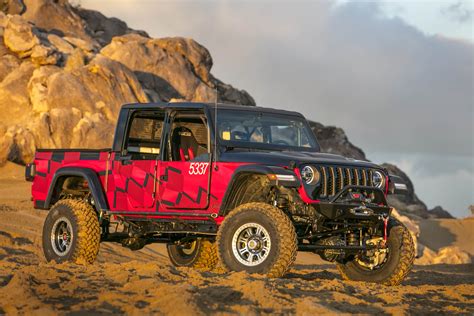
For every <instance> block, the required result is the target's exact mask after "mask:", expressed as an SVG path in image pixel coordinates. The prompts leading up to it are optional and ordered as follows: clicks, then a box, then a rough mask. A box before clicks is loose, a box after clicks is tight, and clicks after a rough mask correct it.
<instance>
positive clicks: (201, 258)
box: [166, 238, 219, 271]
mask: <svg viewBox="0 0 474 316" xmlns="http://www.w3.org/2000/svg"><path fill="white" fill-rule="evenodd" d="M196 243H197V244H196V246H195V249H194V251H193V252H192V253H191V254H185V253H183V252H182V251H181V250H180V246H178V245H176V244H168V245H167V247H166V249H167V250H168V257H169V258H170V261H171V263H172V264H173V265H174V266H177V267H191V268H194V269H197V270H202V271H208V270H212V269H214V268H215V267H216V266H217V262H218V260H219V258H218V257H217V249H216V243H215V242H211V241H210V240H207V239H203V238H198V239H197V240H196Z"/></svg>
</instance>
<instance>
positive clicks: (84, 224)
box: [42, 199, 100, 264]
mask: <svg viewBox="0 0 474 316" xmlns="http://www.w3.org/2000/svg"><path fill="white" fill-rule="evenodd" d="M61 218H66V219H67V220H68V221H69V222H70V224H71V226H72V227H71V229H72V235H73V238H72V240H71V245H70V247H69V250H68V251H67V252H65V253H64V254H63V255H58V254H57V253H56V252H55V251H54V249H53V242H52V238H51V234H52V229H53V226H54V224H55V223H56V222H57V221H58V220H60V219H61ZM42 239H43V252H44V256H45V257H46V260H47V261H56V262H58V263H61V262H75V263H81V264H84V263H88V264H92V263H93V262H94V261H95V259H96V258H97V254H98V252H99V246H100V227H99V220H98V217H97V213H96V212H95V211H94V208H93V207H92V206H91V205H90V204H88V203H86V202H83V201H80V200H72V199H66V200H61V201H59V202H57V203H56V204H55V205H54V206H53V207H52V208H51V210H50V211H49V213H48V216H47V217H46V220H45V222H44V225H43V238H42Z"/></svg>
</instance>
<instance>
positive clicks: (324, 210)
mask: <svg viewBox="0 0 474 316" xmlns="http://www.w3.org/2000/svg"><path fill="white" fill-rule="evenodd" d="M355 197H357V198H355ZM313 207H314V208H315V209H316V211H317V212H318V213H319V214H321V215H323V216H324V217H326V218H328V219H331V220H339V219H359V220H364V219H365V220H381V219H384V218H387V217H388V216H390V214H391V212H392V208H391V207H389V206H388V203H387V200H386V198H385V195H384V193H383V191H382V190H381V189H378V188H374V187H367V186H349V185H348V186H345V187H344V188H343V189H342V190H341V191H340V192H339V193H338V194H337V195H335V196H334V197H333V198H332V199H331V200H329V201H321V202H319V203H314V204H313Z"/></svg>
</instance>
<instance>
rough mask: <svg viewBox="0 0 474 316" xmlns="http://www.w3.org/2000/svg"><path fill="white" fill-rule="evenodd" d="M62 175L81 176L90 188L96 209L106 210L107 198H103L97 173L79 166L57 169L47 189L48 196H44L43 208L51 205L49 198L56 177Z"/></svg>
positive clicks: (53, 188) (56, 179)
mask: <svg viewBox="0 0 474 316" xmlns="http://www.w3.org/2000/svg"><path fill="white" fill-rule="evenodd" d="M64 176H76V177H82V178H84V179H86V180H87V183H88V184H89V189H90V190H91V193H92V197H93V198H94V203H95V206H96V207H97V210H98V211H101V210H107V209H108V205H107V200H106V199H105V194H104V191H103V189H102V184H101V182H100V180H99V177H98V176H97V173H96V172H95V171H94V170H92V169H89V168H79V167H64V168H60V169H58V170H57V171H56V172H55V173H54V176H53V180H51V184H50V186H49V190H48V196H47V197H46V200H45V204H44V208H45V209H49V208H50V207H51V199H52V198H53V194H54V190H55V187H56V184H57V182H58V179H59V178H61V177H64Z"/></svg>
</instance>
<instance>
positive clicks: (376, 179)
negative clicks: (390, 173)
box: [372, 171, 385, 189]
mask: <svg viewBox="0 0 474 316" xmlns="http://www.w3.org/2000/svg"><path fill="white" fill-rule="evenodd" d="M372 183H373V184H374V186H375V187H377V188H379V189H382V188H383V186H384V185H385V176H384V175H383V173H382V172H380V171H373V172H372Z"/></svg>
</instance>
